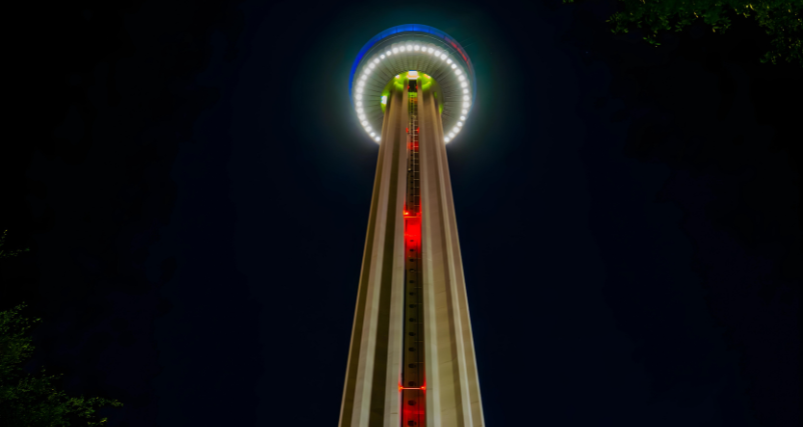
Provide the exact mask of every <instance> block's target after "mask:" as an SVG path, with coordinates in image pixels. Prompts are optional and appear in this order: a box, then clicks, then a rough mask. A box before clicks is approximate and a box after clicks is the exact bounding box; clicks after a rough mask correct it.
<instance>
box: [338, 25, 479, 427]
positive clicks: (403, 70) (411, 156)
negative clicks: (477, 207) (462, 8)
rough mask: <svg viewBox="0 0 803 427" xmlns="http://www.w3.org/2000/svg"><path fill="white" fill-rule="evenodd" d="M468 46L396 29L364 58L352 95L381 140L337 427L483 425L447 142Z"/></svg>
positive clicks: (464, 88) (424, 31)
mask: <svg viewBox="0 0 803 427" xmlns="http://www.w3.org/2000/svg"><path fill="white" fill-rule="evenodd" d="M475 86H476V83H475V80H474V69H473V66H472V64H471V61H470V60H469V58H468V56H467V55H466V53H465V51H464V50H463V48H462V47H461V46H460V44H459V43H457V42H456V41H455V40H454V39H452V38H451V37H450V36H448V35H447V34H446V33H444V32H442V31H440V30H438V29H435V28H432V27H428V26H425V25H401V26H398V27H393V28H390V29H387V30H385V31H383V32H381V33H380V34H378V35H376V36H375V37H374V38H372V39H371V40H370V41H369V42H368V43H367V44H366V45H365V46H364V47H363V48H362V50H360V52H359V54H358V57H357V59H356V61H355V62H354V65H353V67H352V70H351V77H350V80H349V89H350V90H351V99H352V102H353V104H354V108H355V111H356V113H357V116H358V118H359V120H360V123H361V124H362V126H363V128H364V129H365V131H366V133H367V134H368V136H370V137H371V138H372V139H373V140H375V141H376V142H378V143H379V158H378V161H377V168H376V177H375V181H374V189H373V196H372V200H371V210H370V216H369V220H368V231H367V236H366V241H365V252H364V255H363V262H362V272H361V274H360V283H359V290H358V292H357V304H356V309H355V315H354V324H353V328H352V336H351V346H350V349H349V356H348V364H347V368H346V381H345V386H344V389H343V397H342V405H341V410H340V427H397V426H416V427H422V426H423V427H483V426H484V420H483V414H482V402H481V399H480V388H479V379H478V376H477V367H476V359H475V355H474V342H473V338H472V334H471V322H470V319H469V312H468V301H467V297H466V288H465V281H464V278H463V265H462V261H461V257H460V245H459V242H458V237H457V223H456V220H455V211H454V202H453V199H452V188H451V182H450V179H449V167H448V163H447V160H446V148H445V144H446V143H448V142H449V141H450V140H452V139H453V138H454V137H455V136H456V135H457V134H458V133H459V132H460V130H461V128H462V126H463V123H464V122H465V120H466V117H467V116H468V113H469V111H470V109H471V105H472V100H473V94H474V93H475Z"/></svg>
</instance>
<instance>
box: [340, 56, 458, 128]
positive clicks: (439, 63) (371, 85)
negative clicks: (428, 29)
mask: <svg viewBox="0 0 803 427" xmlns="http://www.w3.org/2000/svg"><path fill="white" fill-rule="evenodd" d="M374 50H376V51H375V52H373V54H372V55H370V56H367V57H365V58H363V60H362V61H360V72H359V76H358V77H355V78H354V84H353V86H352V99H353V100H354V109H355V111H356V113H357V117H358V118H359V120H360V124H362V126H363V128H364V129H365V132H366V133H367V134H368V135H369V136H370V137H371V139H373V140H374V141H376V142H380V133H381V128H382V118H383V113H382V109H381V107H380V106H381V103H382V99H381V98H382V90H383V89H384V87H385V85H386V84H387V83H388V82H389V81H390V80H392V79H393V77H394V76H396V75H399V74H402V73H406V72H408V71H413V70H414V71H418V72H419V73H426V74H428V75H430V76H432V78H433V79H434V80H435V81H436V82H437V83H438V85H439V86H440V87H441V89H442V92H443V94H442V95H443V99H442V103H443V107H444V108H443V113H442V114H441V118H442V121H443V128H444V129H449V130H448V131H444V141H445V142H447V143H448V142H449V141H451V140H452V139H454V138H455V136H457V134H458V133H460V130H461V129H462V127H463V125H464V123H465V121H466V117H468V113H469V111H470V109H471V105H472V91H471V89H472V85H471V81H470V79H471V75H470V74H468V73H467V70H466V69H464V68H465V64H466V62H465V61H460V60H457V59H456V58H455V59H453V58H454V55H453V54H452V52H449V51H448V50H447V49H444V48H443V47H441V46H438V45H437V44H435V43H428V42H422V41H404V42H396V43H392V44H390V45H387V44H386V45H383V46H377V49H374Z"/></svg>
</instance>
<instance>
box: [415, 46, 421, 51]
mask: <svg viewBox="0 0 803 427" xmlns="http://www.w3.org/2000/svg"><path fill="white" fill-rule="evenodd" d="M413 49H415V50H419V49H421V46H419V45H415V46H413Z"/></svg>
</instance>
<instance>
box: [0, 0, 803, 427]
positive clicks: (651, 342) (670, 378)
mask: <svg viewBox="0 0 803 427" xmlns="http://www.w3.org/2000/svg"><path fill="white" fill-rule="evenodd" d="M67 3H69V4H67ZM385 4H387V6H381V5H380V4H379V3H365V4H357V3H352V2H346V3H343V2H339V3H338V2H319V3H310V2H302V1H288V2H283V3H275V4H271V3H269V2H262V1H222V0H221V1H206V2H197V1H196V2H193V1H173V0H160V1H149V2H144V1H128V2H85V1H75V2H61V3H59V4H57V5H55V4H54V5H52V6H51V7H46V5H44V4H40V3H32V2H26V3H25V4H21V5H19V6H17V7H16V9H15V8H11V9H9V10H8V11H7V15H6V16H7V19H9V20H13V21H14V24H15V26H16V28H18V29H17V30H16V35H14V36H13V37H12V38H9V39H7V44H10V45H11V46H10V48H9V50H7V51H6V52H5V58H6V61H5V66H4V69H5V70H6V72H10V77H7V78H6V79H5V82H6V102H7V104H6V105H7V107H8V106H11V108H8V109H9V110H11V111H10V112H9V111H7V114H6V120H8V122H7V126H6V129H5V137H4V138H3V151H2V155H1V156H0V173H2V181H0V182H1V184H0V185H2V196H3V197H2V206H3V207H2V210H1V211H0V218H1V219H2V221H0V227H2V229H8V230H9V240H8V244H9V245H10V246H11V248H12V249H13V248H15V247H30V248H31V252H29V253H26V254H24V255H23V256H21V257H20V258H18V259H14V260H9V259H4V260H2V262H0V267H2V271H1V272H2V276H1V279H2V285H1V286H2V289H1V290H2V293H0V309H8V308H10V307H13V306H14V305H16V304H18V303H20V302H22V301H25V302H27V303H28V304H29V308H28V309H26V311H25V313H26V314H27V315H28V316H31V317H41V318H42V319H43V320H44V322H43V323H42V324H41V325H40V326H38V327H37V328H36V329H35V332H34V339H35V345H36V346H37V353H36V355H35V360H34V361H33V362H32V363H31V364H29V365H28V368H29V369H35V368H37V367H39V366H45V367H46V368H47V370H48V372H50V373H57V372H63V373H65V376H64V381H63V387H64V388H65V389H66V390H67V391H68V392H69V393H72V394H76V395H78V394H84V395H86V396H104V397H109V398H116V399H119V400H121V401H122V402H123V403H124V404H125V406H124V407H123V408H121V409H115V410H107V411H104V413H105V414H106V415H108V416H109V417H110V421H109V425H110V426H127V427H140V426H171V427H175V426H252V425H253V426H255V425H260V426H268V425H275V426H316V427H317V426H335V425H337V422H338V416H339V411H340V402H341V394H342V388H343V381H344V378H345V372H346V357H347V354H348V346H349V339H350V335H351V326H352V319H353V315H354V304H355V301H356V295H357V285H358V278H359V274H360V266H361V260H362V251H363V245H364V241H365V232H366V227H367V221H368V213H369V207H370V198H371V188H372V186H373V176H374V172H375V167H376V159H377V153H378V145H376V143H374V142H373V141H371V140H370V139H369V138H368V137H367V136H366V135H365V134H364V132H363V131H362V130H361V128H360V125H359V123H358V122H357V118H356V116H355V114H354V113H353V110H352V107H351V104H350V102H349V98H348V78H349V71H350V70H351V65H352V61H353V60H354V58H355V57H356V55H357V52H358V51H359V49H360V48H361V47H362V45H363V44H364V43H365V42H367V41H368V40H369V39H370V38H371V37H373V36H374V35H375V34H376V33H379V32H380V31H382V30H384V29H386V28H388V27H391V26H395V25H400V24H409V23H419V24H425V25H431V26H434V27H436V28H439V29H441V30H443V31H445V32H447V33H449V34H450V35H451V36H453V37H454V38H455V39H457V40H458V41H459V42H461V43H462V44H463V46H464V47H465V48H466V51H467V52H468V54H469V55H470V56H471V59H472V61H473V63H474V66H475V69H476V76H477V93H476V101H475V105H474V108H473V110H472V112H471V114H470V117H469V118H468V121H467V124H466V125H465V126H464V128H465V129H464V131H463V132H461V134H460V136H458V137H457V138H456V139H455V140H454V141H452V142H450V144H449V146H448V148H447V152H448V155H449V165H450V173H451V177H452V183H453V187H454V200H455V205H456V211H457V221H458V229H459V232H460V241H461V250H462V254H463V263H464V267H465V274H466V282H467V292H468V298H469V306H470V310H471V316H472V328H473V331H474V339H475V345H476V351H477V362H478V368H479V376H480V385H481V392H482V398H483V406H484V411H485V420H486V422H487V425H488V426H490V427H501V426H511V427H513V426H536V425H538V426H616V427H625V426H627V427H629V426H633V427H636V426H638V427H642V426H651V427H652V426H656V427H657V426H684V427H690V426H728V427H730V426H773V427H774V426H797V425H800V422H801V420H800V403H799V400H800V397H801V396H800V394H801V393H800V381H799V380H800V369H799V365H798V361H797V359H798V358H799V356H800V339H799V331H800V328H799V325H800V324H799V320H800V304H799V302H800V300H799V298H800V290H801V282H802V281H803V269H802V268H801V260H803V254H801V241H802V240H801V227H800V219H799V216H801V213H800V171H801V164H802V163H801V159H802V157H801V149H800V146H801V137H800V133H799V130H800V123H801V121H802V120H801V118H803V102H801V99H803V78H801V77H803V70H802V69H801V68H800V67H799V66H794V65H790V64H781V65H776V66H772V65H769V64H767V65H762V64H760V63H759V62H758V58H759V57H760V56H761V54H762V53H763V51H764V49H766V48H767V47H768V46H769V38H768V36H766V35H765V34H764V32H763V30H761V29H760V28H759V27H758V26H757V25H756V24H755V23H754V21H752V20H746V19H735V20H734V24H733V26H732V28H731V29H729V30H728V31H727V32H726V33H725V34H724V35H719V34H715V33H712V32H711V30H710V29H708V28H706V27H705V26H703V25H699V26H694V27H693V28H691V29H688V30H686V31H684V32H683V33H677V34H674V33H673V34H669V35H666V36H665V37H664V38H663V40H662V42H663V43H664V45H663V46H662V47H660V48H655V47H650V46H649V45H647V44H646V43H644V42H642V41H641V40H640V36H639V35H638V34H630V35H613V34H611V33H610V27H609V24H607V23H605V22H604V21H605V19H607V17H608V16H609V15H610V13H612V11H613V10H615V7H616V4H615V2H613V1H586V2H585V3H581V4H577V5H563V4H561V3H560V1H559V0H546V1H536V2H516V3H510V4H508V5H505V3H504V2H501V1H494V2H489V3H476V4H471V3H469V2H466V1H460V2H453V3H440V2H416V1H408V2H388V3H385ZM12 17H13V18H12ZM4 74H5V73H4Z"/></svg>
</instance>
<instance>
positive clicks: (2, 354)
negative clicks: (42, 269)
mask: <svg viewBox="0 0 803 427" xmlns="http://www.w3.org/2000/svg"><path fill="white" fill-rule="evenodd" d="M25 306H26V305H25V304H20V305H18V306H16V307H15V308H13V309H10V310H7V311H1V312H0V420H2V425H3V426H4V427H63V426H78V425H85V426H102V425H104V424H105V423H106V421H107V420H106V418H99V417H98V416H97V415H96V414H95V412H96V411H97V410H98V409H99V408H101V407H104V406H115V407H120V406H123V404H122V403H120V402H119V401H117V400H109V399H104V398H100V397H92V398H84V397H83V396H81V397H69V396H67V394H66V393H65V392H64V391H62V390H58V389H57V387H56V385H55V384H56V380H57V378H58V377H59V376H56V375H45V369H44V368H42V370H41V372H40V373H39V374H37V375H31V374H28V373H26V372H25V371H24V369H23V364H24V363H26V362H27V361H28V360H29V359H30V358H31V356H32V354H33V350H34V346H33V344H32V341H33V339H32V338H31V337H29V336H28V333H27V331H28V330H29V329H30V328H31V325H32V324H35V323H39V322H41V319H38V318H37V319H33V320H31V319H27V318H24V317H21V316H20V315H19V312H20V310H22V309H23V308H24V307H25Z"/></svg>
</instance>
